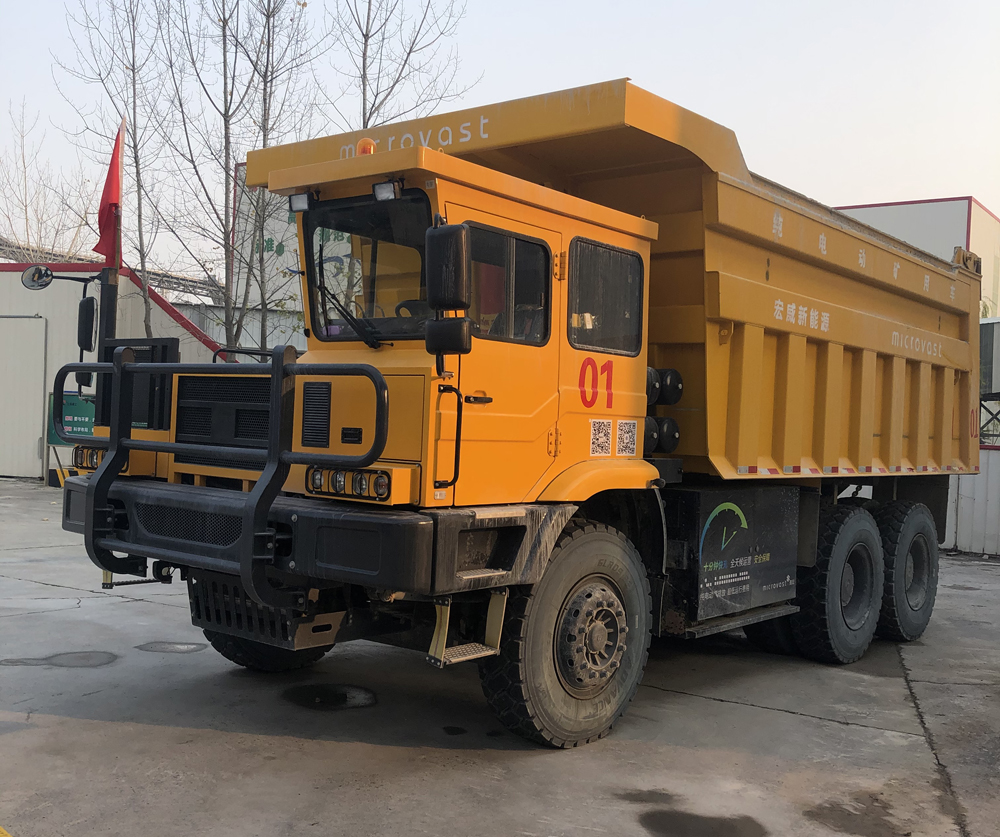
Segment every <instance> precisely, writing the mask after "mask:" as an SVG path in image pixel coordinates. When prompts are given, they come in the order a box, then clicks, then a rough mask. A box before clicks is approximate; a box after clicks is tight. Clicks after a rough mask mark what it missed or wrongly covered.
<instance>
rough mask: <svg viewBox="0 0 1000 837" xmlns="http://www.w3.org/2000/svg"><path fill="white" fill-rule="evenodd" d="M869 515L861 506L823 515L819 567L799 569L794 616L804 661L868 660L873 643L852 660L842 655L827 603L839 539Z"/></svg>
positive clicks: (833, 508)
mask: <svg viewBox="0 0 1000 837" xmlns="http://www.w3.org/2000/svg"><path fill="white" fill-rule="evenodd" d="M861 514H864V515H868V514H869V512H868V511H867V510H865V509H864V508H862V507H861V506H859V505H857V504H854V503H850V504H843V505H841V504H838V505H835V506H830V507H828V508H826V509H824V510H823V511H821V513H820V525H819V537H818V541H817V547H816V564H815V566H813V567H799V568H798V576H797V579H796V596H795V604H797V605H798V606H799V612H798V613H795V614H793V615H792V616H791V620H792V626H793V628H794V634H795V645H796V647H797V648H798V649H799V652H800V653H801V654H802V656H803V657H807V658H809V659H811V660H816V661H817V662H822V663H834V664H846V663H853V662H855V661H856V660H859V659H861V657H862V656H864V653H865V651H867V650H868V646H869V645H870V644H871V639H869V641H868V642H867V643H865V646H864V648H862V649H861V651H860V652H859V653H858V654H856V655H855V656H852V657H844V656H843V655H842V654H840V653H838V651H837V648H836V645H835V644H834V641H833V637H832V634H831V630H830V624H829V621H828V618H827V613H826V599H827V595H828V590H827V588H828V586H829V581H830V561H831V558H832V556H833V550H834V547H835V546H836V543H837V539H838V537H839V536H840V533H841V531H842V530H843V528H844V526H845V525H846V524H847V522H848V521H849V520H850V519H851V518H852V517H854V516H855V515H861Z"/></svg>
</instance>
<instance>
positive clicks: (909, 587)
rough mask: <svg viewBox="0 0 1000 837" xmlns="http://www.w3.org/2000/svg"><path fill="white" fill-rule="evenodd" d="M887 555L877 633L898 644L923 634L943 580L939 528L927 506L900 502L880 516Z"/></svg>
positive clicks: (886, 508)
mask: <svg viewBox="0 0 1000 837" xmlns="http://www.w3.org/2000/svg"><path fill="white" fill-rule="evenodd" d="M875 521H876V522H877V523H878V528H879V532H881V534H882V551H883V553H884V555H885V587H884V589H883V591H882V613H881V615H880V616H879V620H878V628H877V629H876V633H877V634H878V636H880V637H882V638H884V639H891V640H895V641H896V642H912V641H913V640H915V639H917V638H918V637H920V636H921V634H923V632H924V630H925V629H926V627H927V623H928V622H930V620H931V613H932V612H933V611H934V600H935V598H936V597H937V583H938V543H937V527H936V526H935V525H934V518H933V516H932V515H931V513H930V510H929V509H928V508H927V506H925V505H923V504H922V503H912V502H909V501H905V500H896V501H894V502H892V503H886V504H885V505H884V506H883V507H882V508H880V509H879V510H878V512H877V514H876V515H875Z"/></svg>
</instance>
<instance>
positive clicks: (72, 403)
mask: <svg viewBox="0 0 1000 837" xmlns="http://www.w3.org/2000/svg"><path fill="white" fill-rule="evenodd" d="M53 401H54V399H53V397H52V393H49V444H50V445H66V444H67V443H66V442H64V441H63V440H62V439H60V438H59V437H58V436H56V425H55V422H54V421H53V420H52V404H53ZM63 427H65V428H66V432H67V433H78V434H80V435H81V436H93V435H94V397H93V396H92V395H85V396H83V397H82V398H81V397H80V396H79V395H77V394H76V393H75V392H67V393H64V394H63Z"/></svg>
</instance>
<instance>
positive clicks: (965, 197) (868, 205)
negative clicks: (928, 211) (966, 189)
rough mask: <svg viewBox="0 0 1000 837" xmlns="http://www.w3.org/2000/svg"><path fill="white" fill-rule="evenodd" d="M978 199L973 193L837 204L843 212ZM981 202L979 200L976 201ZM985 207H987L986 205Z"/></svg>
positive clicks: (839, 210)
mask: <svg viewBox="0 0 1000 837" xmlns="http://www.w3.org/2000/svg"><path fill="white" fill-rule="evenodd" d="M975 200H976V199H975V198H974V197H972V195H959V196H957V197H954V198H925V199H924V200H915V201H885V202H884V203H857V204H853V205H851V206H835V207H834V209H836V210H837V211H838V212H843V211H844V210H845V209H876V208H878V207H880V206H913V205H915V204H920V203H950V202H952V201H975ZM976 203H979V201H976ZM984 208H985V207H984Z"/></svg>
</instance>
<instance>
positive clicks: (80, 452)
mask: <svg viewBox="0 0 1000 837" xmlns="http://www.w3.org/2000/svg"><path fill="white" fill-rule="evenodd" d="M86 454H87V452H86V451H85V450H84V449H83V448H73V465H74V466H75V467H77V468H82V467H83V463H84V456H86Z"/></svg>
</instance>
